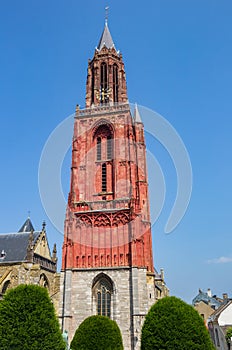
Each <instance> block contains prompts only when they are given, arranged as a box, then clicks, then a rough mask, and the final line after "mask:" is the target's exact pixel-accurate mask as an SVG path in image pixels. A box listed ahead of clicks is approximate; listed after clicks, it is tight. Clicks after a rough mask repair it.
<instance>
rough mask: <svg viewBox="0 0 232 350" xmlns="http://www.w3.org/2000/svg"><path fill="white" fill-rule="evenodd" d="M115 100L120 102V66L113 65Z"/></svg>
mask: <svg viewBox="0 0 232 350" xmlns="http://www.w3.org/2000/svg"><path fill="white" fill-rule="evenodd" d="M113 100H114V102H118V66H117V65H116V64H114V65H113Z"/></svg>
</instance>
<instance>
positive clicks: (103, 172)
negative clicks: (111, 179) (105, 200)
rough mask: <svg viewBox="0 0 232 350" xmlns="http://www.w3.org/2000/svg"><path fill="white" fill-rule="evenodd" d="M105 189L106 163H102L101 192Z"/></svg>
mask: <svg viewBox="0 0 232 350" xmlns="http://www.w3.org/2000/svg"><path fill="white" fill-rule="evenodd" d="M106 191H107V169H106V164H105V163H104V164H102V192H106Z"/></svg>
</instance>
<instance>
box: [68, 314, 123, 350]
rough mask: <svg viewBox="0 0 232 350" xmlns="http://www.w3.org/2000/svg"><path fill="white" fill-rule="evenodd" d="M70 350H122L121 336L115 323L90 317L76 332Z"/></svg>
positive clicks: (106, 318)
mask: <svg viewBox="0 0 232 350" xmlns="http://www.w3.org/2000/svg"><path fill="white" fill-rule="evenodd" d="M71 349H72V350H122V349H123V345H122V336H121V332H120V329H119V327H118V325H117V323H116V322H115V321H112V320H110V319H109V318H108V317H105V316H90V317H88V318H86V319H85V320H84V321H83V322H82V323H81V324H80V326H79V327H78V329H77V330H76V333H75V335H74V337H73V340H72V342H71Z"/></svg>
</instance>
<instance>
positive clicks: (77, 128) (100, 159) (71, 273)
mask: <svg viewBox="0 0 232 350" xmlns="http://www.w3.org/2000/svg"><path fill="white" fill-rule="evenodd" d="M162 276H163V275H162V274H160V275H159V274H158V273H156V272H155V270H154V266H153V257H152V240H151V223H150V208H149V195H148V176H147V169H146V146H145V139H144V127H143V123H142V121H141V118H140V113H139V110H138V108H137V107H135V110H134V113H131V110H130V106H129V102H128V97H127V85H126V76H125V68H124V63H123V58H122V54H121V53H120V52H119V51H117V50H116V48H115V45H114V42H113V40H112V37H111V34H110V31H109V28H108V24H107V22H106V23H105V27H104V30H103V34H102V36H101V39H100V42H99V44H98V47H97V48H96V50H95V53H94V57H93V59H92V60H89V62H88V71H87V83H86V108H85V109H80V108H79V106H78V105H77V108H76V115H75V120H74V133H73V144H72V166H71V185H70V192H69V198H68V205H67V210H66V219H65V232H64V244H63V253H62V270H61V296H60V309H59V315H60V319H61V324H62V329H63V330H67V331H68V333H69V338H70V339H72V337H73V335H74V333H75V331H76V329H77V328H78V326H79V325H80V323H81V322H82V321H83V320H84V319H85V318H86V317H88V316H91V315H94V314H100V315H106V316H108V317H110V318H112V319H113V320H115V321H116V322H117V324H118V325H119V327H120V329H121V332H122V337H123V343H124V348H125V350H128V349H139V348H140V336H141V327H142V323H143V320H144V317H145V315H146V314H147V312H148V309H149V307H150V306H151V305H152V304H153V303H154V302H155V300H156V299H157V293H158V297H161V296H162V295H163V294H165V293H166V294H167V293H168V290H167V288H166V287H165V284H164V281H163V277H162ZM155 279H157V281H158V282H157V287H156V286H155ZM162 293H163V294H162Z"/></svg>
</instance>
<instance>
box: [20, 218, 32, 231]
mask: <svg viewBox="0 0 232 350" xmlns="http://www.w3.org/2000/svg"><path fill="white" fill-rule="evenodd" d="M31 231H34V227H33V225H32V222H31V219H30V218H27V220H26V221H25V222H24V224H23V225H22V227H21V228H20V230H19V231H18V232H31Z"/></svg>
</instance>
